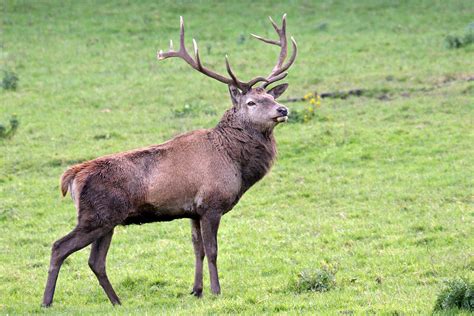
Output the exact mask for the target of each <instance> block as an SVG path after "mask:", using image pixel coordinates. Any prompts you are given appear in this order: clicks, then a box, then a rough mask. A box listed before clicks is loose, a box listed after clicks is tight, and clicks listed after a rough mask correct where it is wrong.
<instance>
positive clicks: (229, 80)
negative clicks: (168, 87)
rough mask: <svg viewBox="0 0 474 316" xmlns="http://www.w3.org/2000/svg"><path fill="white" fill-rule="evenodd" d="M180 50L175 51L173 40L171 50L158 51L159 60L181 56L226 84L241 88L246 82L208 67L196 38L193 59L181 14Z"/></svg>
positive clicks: (195, 67) (206, 73) (196, 67)
mask: <svg viewBox="0 0 474 316" xmlns="http://www.w3.org/2000/svg"><path fill="white" fill-rule="evenodd" d="M179 22H180V23H179V24H180V25H179V50H178V51H175V50H174V49H173V44H172V43H173V42H172V41H170V50H169V51H168V52H166V53H164V52H163V51H162V50H160V51H159V52H158V59H159V60H163V59H166V58H170V57H179V58H181V59H183V60H184V61H186V62H187V63H188V64H189V65H190V66H191V67H193V68H194V69H196V70H197V71H199V72H201V73H203V74H205V75H206V76H208V77H211V78H214V79H216V80H217V81H220V82H222V83H225V84H228V85H229V84H233V85H235V86H237V87H239V88H240V89H242V88H243V87H244V86H245V84H244V83H242V82H241V81H239V80H238V79H237V78H236V77H235V75H233V76H231V77H232V78H227V77H224V76H222V75H220V74H218V73H216V72H214V71H212V70H210V69H208V68H206V67H204V66H203V65H202V62H201V58H200V56H199V49H198V46H197V42H196V40H195V39H193V46H194V55H195V59H193V57H191V55H190V54H189V53H188V51H187V49H186V46H185V42H184V19H183V17H182V16H180V19H179Z"/></svg>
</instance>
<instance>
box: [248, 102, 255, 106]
mask: <svg viewBox="0 0 474 316" xmlns="http://www.w3.org/2000/svg"><path fill="white" fill-rule="evenodd" d="M247 105H249V106H254V105H255V102H253V101H249V102H247Z"/></svg>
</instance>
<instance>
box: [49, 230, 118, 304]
mask: <svg viewBox="0 0 474 316" xmlns="http://www.w3.org/2000/svg"><path fill="white" fill-rule="evenodd" d="M108 231H110V227H109V228H106V227H99V228H97V227H96V228H92V229H91V228H88V227H81V226H79V225H78V226H76V228H74V229H73V230H72V231H71V232H70V233H69V234H67V235H66V236H64V237H63V238H61V239H59V240H57V241H56V242H55V243H54V244H53V248H52V251H51V261H50V266H49V270H48V281H47V282H46V288H45V290H44V296H43V304H42V306H44V307H49V306H51V304H52V303H53V296H54V290H55V288H56V281H57V279H58V274H59V269H60V268H61V265H62V264H63V262H64V260H65V259H66V258H67V257H68V256H69V255H70V254H72V253H74V252H76V251H78V250H80V249H82V248H84V247H86V246H88V245H89V244H90V243H92V242H93V241H94V240H96V239H97V238H99V237H101V236H103V235H104V234H105V233H107V232H108Z"/></svg>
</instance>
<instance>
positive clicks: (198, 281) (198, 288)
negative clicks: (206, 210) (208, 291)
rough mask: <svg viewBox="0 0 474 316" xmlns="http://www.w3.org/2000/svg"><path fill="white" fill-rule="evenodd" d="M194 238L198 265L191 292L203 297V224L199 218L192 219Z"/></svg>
mask: <svg viewBox="0 0 474 316" xmlns="http://www.w3.org/2000/svg"><path fill="white" fill-rule="evenodd" d="M191 229H192V240H193V247H194V255H195V257H196V267H195V269H196V270H195V273H194V286H193V290H192V292H191V294H192V295H194V296H196V297H202V288H203V285H202V264H203V261H204V246H203V243H202V236H201V224H200V223H199V220H198V219H192V220H191Z"/></svg>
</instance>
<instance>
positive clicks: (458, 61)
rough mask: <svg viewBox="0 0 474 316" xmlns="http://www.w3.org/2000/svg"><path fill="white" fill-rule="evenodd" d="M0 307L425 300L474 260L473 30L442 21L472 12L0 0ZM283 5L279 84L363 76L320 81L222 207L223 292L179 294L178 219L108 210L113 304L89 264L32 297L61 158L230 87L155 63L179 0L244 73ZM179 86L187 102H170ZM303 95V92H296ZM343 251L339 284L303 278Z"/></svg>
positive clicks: (199, 122) (392, 305)
mask: <svg viewBox="0 0 474 316" xmlns="http://www.w3.org/2000/svg"><path fill="white" fill-rule="evenodd" d="M0 6H2V7H1V16H0V19H1V30H2V33H1V45H2V46H1V47H2V54H1V56H0V57H1V62H2V68H3V69H4V70H5V69H10V70H12V71H14V72H15V73H16V74H17V75H18V77H19V79H20V81H19V86H18V89H17V90H16V91H10V90H8V91H7V90H4V91H0V122H6V121H8V119H9V118H10V116H11V115H12V114H16V115H17V117H18V119H19V120H20V127H19V130H18V132H17V134H16V135H15V136H14V137H13V138H12V139H10V140H4V141H0V151H1V155H0V166H1V168H0V313H2V314H5V313H10V314H19V313H22V314H23V313H48V314H49V313H53V314H54V313H68V314H69V313H86V314H89V313H97V312H101V313H114V314H115V313H118V314H138V313H140V314H141V313H144V312H148V313H149V314H155V313H161V312H164V313H170V314H175V313H181V314H195V313H198V314H207V313H238V312H244V313H260V312H266V313H270V312H283V313H300V312H301V313H314V312H319V313H324V314H351V313H356V314H367V313H369V314H370V313H377V314H390V313H399V314H400V313H401V314H414V313H423V314H427V313H430V312H431V310H432V308H433V306H434V301H435V299H436V293H437V291H438V289H439V287H440V285H441V283H442V281H443V280H444V279H446V278H451V277H455V276H467V277H471V278H472V277H473V276H474V257H473V248H472V245H473V244H474V229H473V227H474V225H473V224H474V223H473V221H474V210H473V186H472V184H473V183H472V175H473V171H474V170H473V165H474V159H473V156H474V150H473V145H472V144H473V141H474V137H473V136H474V135H473V114H474V111H473V110H474V86H473V81H467V80H466V78H468V77H472V76H473V75H474V59H473V58H472V57H473V52H474V46H470V47H466V48H461V49H451V50H450V49H447V48H446V47H445V46H444V42H443V41H444V38H445V37H446V36H447V35H449V34H463V33H464V32H465V29H466V27H467V26H468V24H469V23H470V22H472V17H473V16H474V8H473V6H472V2H471V1H449V2H447V1H353V2H348V1H318V2H316V1H288V2H281V3H275V2H274V1H252V2H250V1H249V2H247V3H246V4H241V1H225V2H218V1H216V2H214V3H211V2H207V1H199V2H191V1H169V2H160V1H137V2H132V1H114V2H108V1H100V3H98V2H97V1H65V2H63V1H61V2H60V1H10V0H7V1H2V4H0ZM284 12H287V13H288V23H289V32H290V33H291V34H292V35H294V36H295V37H296V39H297V41H298V43H299V47H300V54H299V58H298V60H297V63H296V64H295V66H294V67H293V68H292V69H291V72H290V75H289V76H288V82H289V83H290V89H289V91H288V93H287V96H289V97H298V96H301V95H304V94H306V93H307V92H311V91H315V90H317V91H320V92H325V91H335V90H345V89H352V88H363V89H367V90H368V92H367V93H366V94H365V95H364V96H362V97H351V98H348V99H343V100H341V99H325V100H323V103H322V106H321V108H320V110H318V116H317V118H316V119H314V120H312V121H310V122H309V123H304V124H303V123H295V124H287V125H284V126H279V127H278V128H277V130H276V137H277V141H278V144H279V160H278V162H277V163H276V165H275V167H274V168H273V170H272V172H271V173H270V174H269V175H268V176H267V177H266V178H265V179H264V180H263V181H261V182H260V183H258V184H257V185H256V186H255V187H254V188H252V189H251V190H250V191H249V192H248V193H247V194H246V195H245V196H244V197H243V199H242V200H241V202H240V203H239V204H238V205H237V206H236V207H235V209H234V210H233V211H232V212H230V213H229V214H228V215H226V216H225V217H224V219H223V221H222V224H221V228H220V232H219V241H220V256H219V265H220V274H221V284H222V288H223V294H222V295H221V296H220V297H217V298H215V297H212V296H211V295H210V294H209V288H208V278H207V274H206V276H205V284H206V289H205V297H204V298H203V299H202V300H197V299H195V298H193V297H192V296H189V295H188V293H189V291H190V289H191V286H192V278H193V262H194V259H193V253H192V245H191V242H190V227H189V223H188V222H187V221H186V220H180V221H174V222H171V223H157V224H148V225H143V226H129V227H118V228H117V229H116V234H115V236H114V240H113V242H112V247H111V250H110V252H109V256H108V267H109V269H108V271H109V276H110V278H111V281H112V283H113V284H114V285H115V288H116V290H117V292H118V294H119V296H120V297H121V298H122V301H123V303H124V305H123V306H121V307H117V308H113V307H111V306H109V303H108V301H107V299H106V297H105V294H104V293H103V292H102V289H101V288H100V287H99V285H98V282H97V281H96V279H95V277H94V276H93V274H92V272H91V271H90V270H89V268H88V266H87V263H86V262H87V257H88V250H87V249H86V250H83V251H81V252H78V253H76V254H74V255H73V256H71V257H70V258H69V259H68V260H67V261H66V263H65V265H64V266H63V268H62V270H61V273H60V275H59V281H58V287H57V291H56V296H55V303H54V307H53V308H52V309H49V310H43V309H41V308H40V307H39V305H40V301H41V297H42V292H43V286H44V283H45V281H46V276H47V269H48V262H49V255H50V246H51V244H52V242H53V241H54V240H56V239H58V238H59V237H61V236H63V235H64V234H66V233H67V232H69V231H70V230H71V229H72V228H73V227H74V224H75V216H76V215H75V210H74V207H73V204H72V202H71V201H70V199H69V198H66V199H62V198H61V197H60V193H59V188H58V178H59V176H60V175H61V173H62V172H63V171H64V170H65V169H66V168H67V167H68V166H70V165H72V164H74V163H76V162H79V161H83V160H87V159H91V158H94V157H97V156H100V155H103V154H107V153H113V152H119V151H124V150H128V149H132V148H137V147H141V146H145V145H149V144H155V143H160V142H163V141H165V140H167V139H169V138H170V137H172V136H174V135H176V134H179V133H181V132H184V131H188V130H192V129H196V128H202V127H211V126H213V125H215V124H216V123H217V121H218V119H219V117H220V115H221V113H223V111H224V110H225V109H226V108H227V107H228V106H229V102H230V101H229V99H228V96H227V89H226V87H224V86H223V85H222V84H219V83H217V82H214V81H212V80H209V79H205V78H204V77H203V76H202V75H200V74H198V73H196V72H194V71H191V70H190V69H189V67H188V66H186V65H185V64H184V63H183V62H181V61H178V60H167V61H164V62H161V63H158V62H157V61H156V59H155V54H156V50H157V49H158V48H166V47H167V41H168V39H169V38H174V39H177V35H178V17H179V15H184V16H185V19H186V22H187V29H188V36H189V39H190V38H191V36H193V37H196V38H197V39H198V41H199V43H200V46H201V48H202V57H203V60H204V61H205V62H206V63H207V64H208V65H210V66H212V67H214V68H216V69H217V70H219V71H224V62H223V60H224V59H223V56H224V54H225V53H228V54H229V57H230V59H231V62H232V64H233V67H234V69H236V71H237V72H238V74H239V75H241V76H242V77H244V78H247V77H251V76H255V75H258V74H264V73H267V72H268V71H269V70H270V69H271V67H272V64H273V63H274V61H275V58H276V51H275V48H274V47H268V46H267V45H263V44H262V43H259V42H257V41H254V40H250V38H249V36H248V34H249V33H251V32H252V33H257V34H260V35H263V36H273V34H272V29H271V27H270V25H269V23H268V21H267V20H266V16H268V15H272V16H274V17H275V18H276V17H278V16H279V15H281V14H282V13H284ZM185 104H189V105H190V108H191V109H192V110H191V111H189V113H187V114H186V113H185V114H184V115H177V114H176V113H177V112H176V111H179V110H182V109H183V106H184V105H185ZM288 105H289V106H290V108H293V109H295V108H296V109H301V108H303V107H304V106H306V105H305V104H304V103H291V104H288ZM325 263H329V264H331V265H337V266H338V272H337V275H336V279H337V285H336V288H335V289H333V290H331V291H329V292H325V293H312V292H307V293H294V292H293V291H292V290H291V287H290V285H289V284H290V283H291V281H292V280H294V279H295V278H296V277H297V275H298V273H299V272H300V271H302V270H305V269H316V268H319V267H321V265H322V264H325Z"/></svg>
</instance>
